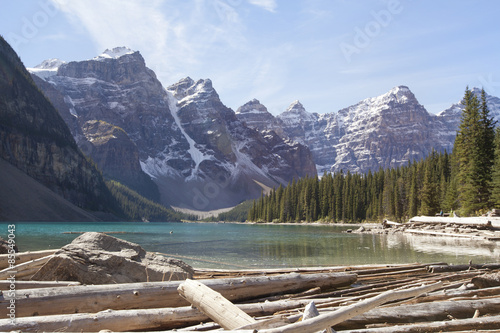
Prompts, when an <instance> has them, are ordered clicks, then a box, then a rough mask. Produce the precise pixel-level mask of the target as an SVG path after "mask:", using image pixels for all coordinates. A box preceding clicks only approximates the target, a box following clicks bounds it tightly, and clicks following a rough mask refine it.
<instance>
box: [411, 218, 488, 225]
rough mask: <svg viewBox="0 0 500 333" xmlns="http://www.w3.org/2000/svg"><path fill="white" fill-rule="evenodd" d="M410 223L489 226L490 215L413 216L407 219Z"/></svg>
mask: <svg viewBox="0 0 500 333" xmlns="http://www.w3.org/2000/svg"><path fill="white" fill-rule="evenodd" d="M409 222H410V223H415V222H418V223H426V224H449V223H452V224H458V225H470V226H491V225H492V219H491V218H490V217H440V216H415V217H412V218H411V219H410V220H409Z"/></svg>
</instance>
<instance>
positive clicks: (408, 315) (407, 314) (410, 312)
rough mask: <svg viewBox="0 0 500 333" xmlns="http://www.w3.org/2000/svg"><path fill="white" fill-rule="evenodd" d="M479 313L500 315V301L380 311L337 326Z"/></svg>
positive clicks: (352, 327)
mask: <svg viewBox="0 0 500 333" xmlns="http://www.w3.org/2000/svg"><path fill="white" fill-rule="evenodd" d="M476 310H478V311H479V313H481V314H482V315H487V314H491V315H497V314H498V313H500V298H497V297H495V298H486V299H469V300H453V301H449V300H448V301H441V302H432V303H420V304H412V305H399V306H390V307H389V306H388V307H383V308H377V309H373V310H370V311H368V312H366V313H364V314H363V315H361V316H357V317H355V318H351V319H349V320H346V321H344V322H342V323H340V324H338V325H336V326H335V329H336V330H352V329H360V328H364V327H365V326H366V325H369V324H384V323H391V324H408V323H416V322H422V321H426V322H429V321H443V320H448V319H449V318H450V316H451V317H452V318H456V319H465V318H472V317H473V316H474V314H475V312H476Z"/></svg>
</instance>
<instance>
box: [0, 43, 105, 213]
mask: <svg viewBox="0 0 500 333" xmlns="http://www.w3.org/2000/svg"><path fill="white" fill-rule="evenodd" d="M0 64H1V66H0V68H1V69H0V142H1V145H0V157H1V158H3V159H5V160H6V161H8V162H9V163H11V164H12V165H14V166H16V167H17V168H19V169H20V170H22V171H23V172H25V173H26V174H28V175H29V176H31V177H33V178H34V179H36V180H38V181H39V182H41V183H42V184H44V185H45V186H47V187H48V188H49V189H51V190H53V191H54V192H56V193H58V194H60V195H61V196H63V197H64V198H66V199H68V200H69V201H71V202H72V203H74V204H76V205H77V206H79V207H82V208H85V209H89V210H100V209H104V207H106V206H107V204H108V201H109V197H108V195H109V193H108V192H107V189H106V186H105V185H104V182H103V180H102V178H101V176H100V174H99V173H98V171H97V170H96V169H95V168H94V167H93V166H92V164H91V163H89V162H88V161H87V160H86V158H85V157H84V156H83V154H82V153H81V152H80V150H79V149H78V147H77V145H76V143H75V140H74V139H73V137H72V135H71V132H70V131H69V130H68V127H67V126H66V124H65V122H64V121H63V119H62V118H61V116H60V115H59V114H58V112H57V111H56V110H55V109H54V107H53V106H52V105H51V104H50V102H49V101H48V100H47V99H46V98H45V96H44V95H43V94H42V93H40V91H39V90H38V89H37V87H36V86H35V84H34V82H33V81H32V79H31V76H30V74H29V73H28V72H27V71H26V69H25V68H24V66H23V64H22V63H21V61H20V60H19V58H18V57H17V55H16V54H15V52H14V51H13V50H12V48H11V47H10V46H9V45H8V44H7V43H6V42H5V40H4V39H3V38H1V37H0Z"/></svg>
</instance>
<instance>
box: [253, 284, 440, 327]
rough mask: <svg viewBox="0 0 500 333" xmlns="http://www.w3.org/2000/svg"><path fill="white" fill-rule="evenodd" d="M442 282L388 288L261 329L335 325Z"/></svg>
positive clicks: (414, 294)
mask: <svg viewBox="0 0 500 333" xmlns="http://www.w3.org/2000/svg"><path fill="white" fill-rule="evenodd" d="M442 285H443V283H442V282H437V283H434V284H431V285H427V286H421V287H417V288H411V289H406V290H397V291H396V290H389V291H386V292H384V293H382V294H380V295H377V296H375V297H372V298H369V299H366V300H364V301H360V302H358V303H355V304H353V305H350V306H346V307H342V308H339V309H337V310H335V311H332V312H330V313H324V314H321V315H319V316H317V317H314V318H310V319H309V320H307V321H301V322H298V323H293V324H289V325H286V326H283V327H280V328H276V329H269V330H262V331H261V332H262V333H264V332H265V333H303V332H316V331H320V330H322V329H324V328H325V327H329V326H330V327H331V326H335V325H336V324H338V323H342V322H344V321H346V320H347V319H350V318H353V317H356V316H358V315H360V314H362V313H364V312H367V311H369V310H370V309H373V308H375V307H377V306H379V305H382V304H384V303H387V302H391V301H394V300H398V299H403V298H409V297H415V296H418V295H421V294H424V293H427V292H431V291H433V290H436V289H439V288H441V287H442Z"/></svg>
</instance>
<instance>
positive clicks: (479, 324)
mask: <svg viewBox="0 0 500 333" xmlns="http://www.w3.org/2000/svg"><path fill="white" fill-rule="evenodd" d="M499 327H500V316H491V317H479V318H470V319H455V320H447V321H439V322H430V323H416V324H411V325H398V326H390V327H378V328H367V329H357V330H350V331H348V332H349V333H403V332H404V333H421V332H450V331H464V330H467V331H469V330H472V331H474V332H476V331H477V330H478V329H480V330H485V329H486V330H490V329H493V330H496V329H498V328H499Z"/></svg>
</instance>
